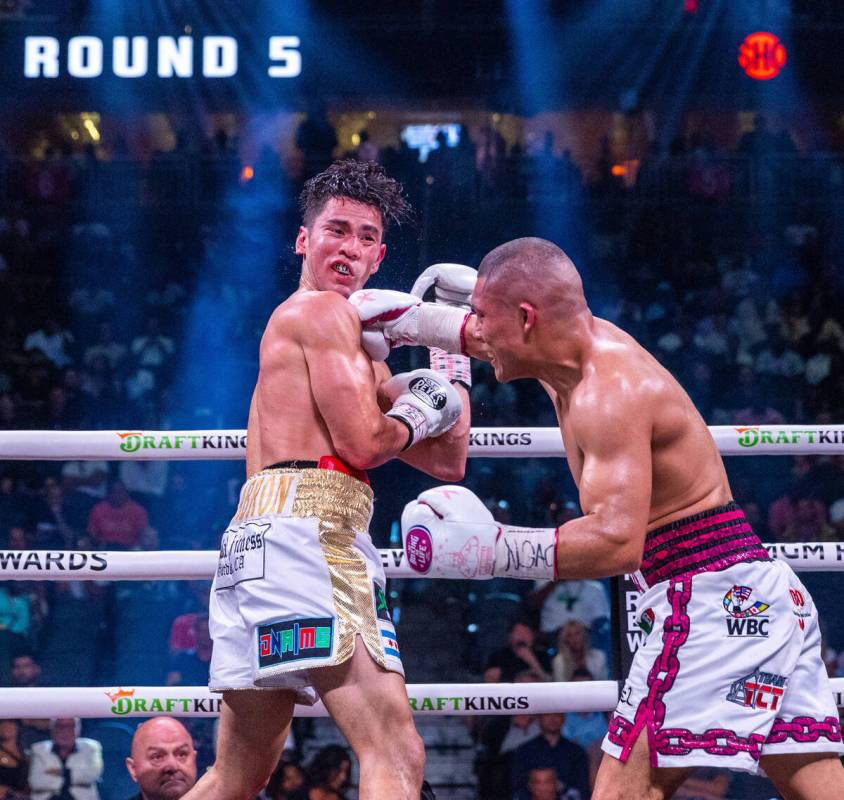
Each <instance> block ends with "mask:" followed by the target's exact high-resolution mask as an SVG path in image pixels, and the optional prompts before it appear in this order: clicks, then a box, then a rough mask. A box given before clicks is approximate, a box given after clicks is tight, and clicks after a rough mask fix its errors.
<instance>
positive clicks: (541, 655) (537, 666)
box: [484, 621, 551, 683]
mask: <svg viewBox="0 0 844 800" xmlns="http://www.w3.org/2000/svg"><path fill="white" fill-rule="evenodd" d="M507 641H508V644H507V647H502V648H501V649H500V650H496V651H495V652H494V653H492V654H491V655H490V657H489V659H488V660H487V664H486V667H485V668H484V680H485V681H486V682H487V683H501V682H504V683H510V682H511V681H512V680H513V679H514V678H515V677H516V675H518V674H519V673H520V672H524V670H526V669H528V670H531V671H533V672H534V673H536V675H537V676H539V679H540V680H549V679H550V677H551V664H550V662H549V659H548V653H547V652H545V651H544V650H543V649H542V648H540V647H537V645H536V632H535V631H534V629H533V628H532V627H531V626H530V625H528V624H527V623H526V622H518V621H517V622H514V623H513V624H512V625H511V626H510V632H509V633H508V635H507Z"/></svg>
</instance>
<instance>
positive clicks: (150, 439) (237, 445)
mask: <svg viewBox="0 0 844 800" xmlns="http://www.w3.org/2000/svg"><path fill="white" fill-rule="evenodd" d="M117 436H118V437H119V439H120V445H119V447H120V449H121V450H122V451H123V452H124V453H137V452H138V451H139V450H224V449H228V448H234V449H236V450H243V449H245V448H246V434H221V433H215V434H208V435H199V434H181V433H180V434H175V433H170V434H166V433H165V434H159V435H153V434H151V433H145V432H144V431H126V432H125V433H118V434H117Z"/></svg>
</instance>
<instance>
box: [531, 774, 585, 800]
mask: <svg viewBox="0 0 844 800" xmlns="http://www.w3.org/2000/svg"><path fill="white" fill-rule="evenodd" d="M560 789H561V786H560V779H559V778H558V777H557V773H556V772H555V770H554V768H553V767H535V768H534V769H532V770H531V771H530V772H529V773H528V797H529V798H530V800H560ZM577 800H580V795H577Z"/></svg>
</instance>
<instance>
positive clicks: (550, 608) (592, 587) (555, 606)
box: [525, 581, 610, 641]
mask: <svg viewBox="0 0 844 800" xmlns="http://www.w3.org/2000/svg"><path fill="white" fill-rule="evenodd" d="M525 602H526V603H527V606H528V608H531V609H541V612H540V622H539V630H540V631H541V632H542V633H543V634H546V635H547V636H549V637H551V641H554V639H556V636H557V631H558V630H559V629H560V628H561V627H562V626H563V625H565V624H566V623H567V622H568V621H569V620H572V619H576V620H578V621H579V622H582V623H583V624H584V625H586V627H587V628H594V626H595V623H596V622H597V621H598V620H604V619H608V618H609V616H610V604H609V600H608V599H607V593H606V590H605V589H604V586H603V584H601V583H600V582H599V581H548V582H542V581H537V583H536V588H535V589H534V590H533V591H532V592H531V593H530V594H529V595H528V596H527V597H526V598H525Z"/></svg>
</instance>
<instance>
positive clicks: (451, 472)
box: [430, 459, 466, 483]
mask: <svg viewBox="0 0 844 800" xmlns="http://www.w3.org/2000/svg"><path fill="white" fill-rule="evenodd" d="M430 474H431V475H432V476H433V477H434V478H436V479H437V480H439V481H445V482H446V483H460V482H461V481H462V480H463V478H464V477H465V476H466V461H465V459H464V460H463V461H459V462H458V461H454V462H448V461H447V462H444V463H442V464H438V465H437V466H436V468H435V469H433V470H430Z"/></svg>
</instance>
